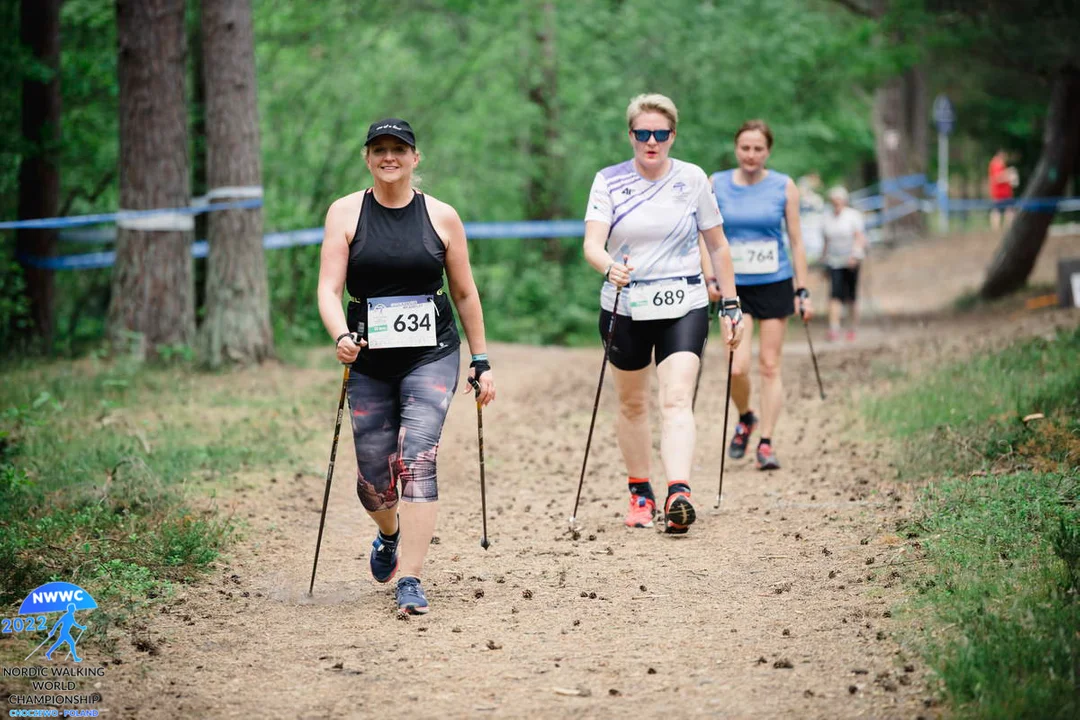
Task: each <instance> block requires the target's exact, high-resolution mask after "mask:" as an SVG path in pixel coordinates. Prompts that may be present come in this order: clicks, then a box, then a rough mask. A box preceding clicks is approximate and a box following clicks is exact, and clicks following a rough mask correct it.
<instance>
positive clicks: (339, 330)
mask: <svg viewBox="0 0 1080 720" xmlns="http://www.w3.org/2000/svg"><path fill="white" fill-rule="evenodd" d="M362 200H363V194H362V193H356V194H354V195H348V196H346V197H343V198H341V199H340V200H337V201H335V202H334V204H333V205H331V206H330V209H329V210H328V211H327V213H326V224H325V225H324V227H323V242H322V250H321V251H320V255H319V289H318V298H319V317H321V318H322V321H323V326H324V327H326V332H328V333H329V334H330V337H331V338H334V339H335V340H336V339H337V338H339V337H341V335H342V334H344V333H347V332H349V326H348V323H347V321H346V319H345V311H344V310H343V309H342V307H341V295H342V292H343V291H344V289H345V273H346V271H347V269H348V266H349V242H350V241H351V240H352V234H353V232H354V231H355V228H356V219H357V217H358V216H359V212H360V203H361V202H362ZM366 344H367V343H366V342H365V341H363V340H360V342H359V344H357V343H356V342H354V341H353V340H352V338H344V339H342V340H341V341H340V342H338V345H337V358H338V360H339V361H340V362H342V363H351V362H352V361H354V360H356V356H357V354H358V353H359V352H360V348H361V346H363V345H366Z"/></svg>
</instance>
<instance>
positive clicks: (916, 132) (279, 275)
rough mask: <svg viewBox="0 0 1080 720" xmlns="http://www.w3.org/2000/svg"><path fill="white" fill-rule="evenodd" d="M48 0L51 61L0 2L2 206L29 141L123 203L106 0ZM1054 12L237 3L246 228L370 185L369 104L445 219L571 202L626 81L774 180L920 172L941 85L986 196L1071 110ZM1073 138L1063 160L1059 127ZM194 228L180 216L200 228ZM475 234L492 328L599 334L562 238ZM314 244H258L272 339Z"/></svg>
mask: <svg viewBox="0 0 1080 720" xmlns="http://www.w3.org/2000/svg"><path fill="white" fill-rule="evenodd" d="M53 1H54V0H50V2H53ZM124 4H125V3H124V2H121V3H119V5H121V6H122V5H124ZM159 4H160V3H159ZM165 4H166V5H167V4H169V3H165ZM172 4H173V5H175V4H176V3H172ZM59 5H60V13H59V36H60V47H59V63H58V69H57V70H56V72H55V73H54V71H53V70H51V69H50V68H49V67H48V66H47V64H43V63H42V62H41V61H40V59H36V58H35V57H34V54H33V52H31V49H30V48H28V47H26V46H25V44H20V37H19V27H20V25H19V4H18V3H17V2H14V1H13V0H8V1H7V2H5V3H3V9H2V10H0V13H2V17H0V28H2V29H0V34H2V35H3V36H4V37H3V40H4V42H5V46H7V47H10V48H15V49H17V51H15V52H10V53H5V54H4V55H3V57H0V72H2V73H3V76H4V77H5V78H6V81H5V82H4V84H3V85H2V87H0V216H2V217H3V218H4V219H11V218H14V217H16V216H17V215H18V207H17V198H18V196H19V168H20V163H21V162H23V161H24V160H25V159H26V158H27V157H29V156H33V155H43V156H46V155H47V156H49V157H50V158H52V162H54V164H55V165H56V167H57V168H58V169H59V186H58V200H57V203H56V205H57V214H59V215H77V214H85V213H96V212H111V211H114V210H116V209H117V208H118V207H119V206H120V194H121V190H120V177H121V176H122V173H123V170H122V168H121V157H120V154H121V153H120V146H121V143H120V139H119V137H120V127H119V120H118V118H119V117H120V115H121V108H120V102H121V92H120V83H119V81H118V78H117V75H118V73H117V62H118V61H117V55H118V53H117V47H118V38H117V6H118V5H117V4H116V3H113V2H106V1H105V0H64V2H62V3H60V4H59ZM180 5H181V6H182V8H183V12H185V13H186V15H185V24H186V45H187V47H186V48H183V47H181V48H180V51H179V54H178V56H177V58H176V61H177V62H180V63H182V64H183V72H184V78H185V79H184V85H185V94H186V98H185V99H186V112H187V116H188V130H189V135H188V137H189V141H188V143H189V146H188V157H189V159H190V166H189V167H190V177H191V183H190V193H191V195H193V196H198V195H201V194H203V193H205V192H206V190H207V177H206V160H205V152H206V140H205V132H206V127H205V108H206V96H205V83H204V77H205V75H204V71H205V68H204V67H203V66H202V63H203V55H202V53H201V45H200V43H201V42H202V35H201V34H200V7H199V2H187V3H186V4H185V3H180ZM1069 5H1070V3H1068V2H1065V0H1049V1H1048V2H1041V3H1034V4H1033V5H1031V6H1030V7H1028V6H1026V5H1025V7H1024V8H1012V7H1011V6H1010V5H1008V4H1006V3H1004V2H990V3H980V4H978V8H976V7H975V4H974V3H964V2H952V3H949V2H936V1H934V0H871V1H870V2H859V1H857V0H727V1H725V2H712V1H709V0H669V1H667V2H664V3H655V2H652V3H650V2H643V1H642V0H574V1H570V0H529V1H525V2H499V1H497V0H473V1H464V0H459V1H454V0H444V1H441V2H440V1H437V0H414V1H409V2H401V3H393V4H392V5H391V4H389V3H385V2H379V1H377V0H368V1H357V0H321V1H320V2H318V3H298V2H293V1H292V0H254V2H253V3H252V17H253V26H254V59H255V67H256V77H257V112H258V132H259V137H260V143H259V144H260V150H261V152H260V156H261V163H262V166H261V181H262V185H263V187H264V191H265V196H264V199H265V205H264V208H263V209H262V221H263V226H264V229H265V231H267V232H272V231H281V230H294V229H302V228H312V227H317V226H320V225H321V224H322V221H323V218H324V215H325V212H326V209H327V207H328V206H329V204H330V203H331V202H332V201H333V200H334V199H335V198H337V197H339V196H341V195H344V194H346V193H349V192H352V191H355V190H357V189H360V188H363V187H365V186H366V185H367V184H368V183H369V176H368V172H367V170H366V168H365V166H364V163H363V160H362V146H363V141H364V135H365V131H366V128H367V126H368V124H369V123H370V122H371V121H373V120H375V119H377V118H380V117H386V116H400V117H404V118H407V119H408V120H409V121H410V122H411V123H412V124H413V126H414V128H415V129H416V131H417V134H418V139H419V148H420V150H421V152H422V155H423V159H422V163H421V166H420V169H419V174H420V176H421V177H422V187H423V189H425V190H426V191H427V192H429V193H431V194H433V195H435V196H437V197H439V198H440V199H443V200H445V201H447V202H449V203H451V204H453V205H454V206H455V207H456V208H457V209H458V211H459V213H460V214H461V216H462V217H463V219H464V220H466V221H498V220H522V219H577V218H580V217H581V215H582V212H583V208H584V201H585V198H586V195H587V193H588V189H589V187H590V184H591V182H592V178H593V176H594V174H595V172H596V171H597V170H599V169H600V168H602V167H605V166H607V165H610V164H613V163H616V162H620V161H622V160H624V159H626V158H627V157H629V156H630V153H631V150H630V147H629V144H628V142H627V138H626V133H625V120H624V112H625V108H626V104H627V102H628V100H629V99H630V98H631V97H632V96H633V95H635V94H637V93H639V92H661V93H664V94H667V95H669V96H670V97H672V98H673V99H674V100H675V102H676V103H677V104H678V106H679V110H680V114H681V119H680V124H679V134H678V141H677V144H676V146H675V148H674V150H673V156H675V157H678V158H680V159H683V160H686V161H689V162H693V163H695V164H698V165H700V166H701V167H702V168H704V169H705V170H706V172H714V171H716V170H721V169H726V168H730V167H732V166H733V164H734V157H733V152H732V135H733V132H734V130H735V129H736V128H737V127H738V126H739V125H740V124H741V123H742V122H743V121H744V120H746V119H748V118H763V119H765V120H766V121H768V122H769V123H770V125H771V126H772V127H773V130H774V132H775V135H776V146H775V149H774V152H773V156H772V159H771V162H770V165H771V167H772V168H774V169H776V170H779V171H781V172H784V173H787V174H789V175H792V176H793V177H799V176H801V175H803V174H806V173H809V172H817V173H820V175H821V176H822V178H823V179H824V181H825V183H826V186H828V185H830V184H832V183H845V184H847V185H848V186H849V187H850V188H853V189H854V188H857V187H862V186H865V185H868V184H870V183H872V182H875V181H877V180H879V179H880V178H881V177H897V176H900V175H904V174H907V173H909V172H925V173H926V174H927V175H928V176H929V177H934V175H935V173H936V168H935V167H934V162H933V157H932V156H933V152H932V140H933V132H934V131H933V124H932V118H931V115H930V110H929V108H930V101H931V100H932V98H933V97H934V96H935V95H936V94H938V93H947V94H948V95H949V97H950V98H951V99H952V101H953V104H954V105H955V106H956V109H957V115H958V118H959V122H958V124H957V130H956V134H955V135H954V136H953V142H952V152H951V166H950V167H951V170H952V182H951V189H952V194H953V195H954V196H960V197H981V196H985V192H986V189H985V179H986V165H987V162H988V160H989V158H990V156H991V155H992V154H993V152H994V151H995V149H997V148H998V147H1004V148H1007V149H1008V150H1010V151H1011V152H1012V153H1014V157H1015V158H1016V159H1017V161H1018V162H1017V164H1018V166H1019V168H1020V173H1021V176H1022V177H1025V178H1027V177H1029V176H1030V175H1031V174H1032V173H1033V172H1035V165H1036V162H1037V160H1038V159H1039V156H1040V152H1041V151H1040V148H1041V146H1042V145H1043V143H1044V127H1045V125H1046V122H1047V115H1048V106H1049V105H1050V101H1051V95H1052V92H1053V89H1054V87H1055V82H1057V79H1058V78H1059V76H1060V74H1061V69H1062V67H1065V68H1066V69H1067V70H1068V72H1070V73H1071V75H1070V77H1071V78H1072V81H1071V82H1072V85H1071V86H1070V87H1072V96H1071V97H1072V105H1073V106H1075V105H1076V94H1077V89H1076V88H1077V86H1078V84H1077V83H1076V81H1075V78H1076V76H1077V71H1076V64H1075V63H1074V61H1075V60H1076V58H1077V57H1080V52H1078V51H1077V49H1076V47H1075V46H1076V44H1077V43H1076V41H1075V39H1073V40H1064V41H1062V42H1057V41H1056V40H1054V39H1053V38H1055V37H1057V36H1058V35H1061V36H1063V37H1068V36H1071V37H1072V38H1075V37H1076V35H1077V33H1070V32H1066V30H1067V29H1068V25H1065V26H1063V25H1062V22H1068V18H1072V21H1071V22H1072V23H1073V24H1074V25H1075V24H1077V22H1078V21H1077V20H1076V16H1075V14H1070V13H1069ZM1063 18H1064V19H1065V20H1064V21H1063V20H1062V19H1063ZM24 33H25V28H24ZM1048 38H1049V40H1048ZM1071 63H1072V64H1071ZM1069 68H1071V69H1069ZM28 80H29V81H31V82H34V81H37V82H43V83H44V82H51V81H54V80H55V81H58V83H59V93H60V97H61V103H60V104H61V107H62V113H61V115H60V117H59V122H58V126H57V127H56V128H55V132H53V131H52V130H50V131H49V132H46V133H43V134H42V136H41V138H40V142H38V143H37V144H35V143H33V142H30V141H29V140H28V138H27V133H26V132H20V111H21V108H22V103H21V98H22V94H21V92H22V89H23V87H24V84H25V82H26V81H28ZM890 132H891V133H892V134H893V138H892V140H891V141H890V140H889V137H888V136H889V133H890ZM1074 135H1075V133H1074ZM1074 140H1075V138H1074ZM1069 147H1070V148H1071V149H1070V150H1069V153H1070V156H1071V159H1070V163H1074V162H1075V155H1076V154H1077V153H1076V143H1075V142H1073V144H1072V145H1070V146H1069ZM1070 167H1071V165H1070ZM1065 174H1066V176H1067V175H1068V173H1065ZM919 222H920V220H919V219H916V224H918V223H919ZM913 229H914V231H915V232H921V231H923V230H925V225H918V226H917V227H915V228H913ZM206 236H207V234H206V219H205V216H200V219H199V223H198V225H197V226H196V230H195V233H194V237H196V238H200V239H201V238H205V237H206ZM0 242H2V246H0V251H2V255H0V257H2V258H3V259H4V260H3V261H4V263H5V266H4V270H5V272H4V273H3V277H4V280H3V281H2V282H0V327H2V328H3V329H2V330H0V333H3V337H2V338H0V340H2V341H3V343H2V345H3V346H4V347H5V348H7V349H8V350H12V349H19V350H21V349H25V347H26V344H25V343H22V342H20V341H19V339H20V337H25V336H26V335H27V332H26V329H27V328H28V327H30V326H32V325H33V322H31V321H30V318H31V315H32V309H31V307H30V303H29V302H28V300H27V298H26V292H25V289H26V283H25V282H24V281H23V280H22V279H21V273H22V271H21V270H20V268H19V266H18V264H17V263H16V262H15V261H14V259H13V258H14V255H15V253H14V250H15V245H16V239H15V233H14V232H12V231H4V232H2V233H0ZM87 249H88V248H87V246H86V245H84V244H72V243H66V242H64V240H63V238H62V237H61V238H60V240H59V241H58V242H57V244H56V245H55V246H54V252H57V253H59V254H64V253H69V252H85V251H86V250H87ZM471 252H472V256H473V261H474V267H475V272H476V275H477V282H478V286H479V287H480V288H481V290H482V293H483V296H484V299H485V302H486V303H487V304H488V305H489V306H490V307H493V308H494V307H497V308H498V312H489V314H488V328H489V335H490V336H491V337H492V338H494V339H498V340H512V341H516V342H525V343H568V344H575V343H581V342H595V340H596V330H595V309H596V295H597V286H598V279H597V277H596V275H595V273H593V272H592V271H591V270H590V269H589V268H588V267H587V266H586V264H585V263H584V262H583V260H582V259H581V252H580V239H577V238H563V239H548V240H539V241H538V240H525V241H519V240H513V239H506V240H480V241H476V242H475V243H473V244H472V249H471ZM318 253H319V248H318V246H307V247H293V248H288V249H281V250H275V251H270V252H267V253H266V254H265V262H266V270H267V286H268V296H269V303H270V312H269V317H270V322H271V323H272V328H273V342H275V343H276V344H278V345H279V346H280V345H289V344H296V343H308V342H313V341H317V340H320V339H322V336H323V332H324V331H323V330H322V327H321V323H320V322H319V319H318V314H317V309H316V305H315V302H314V289H315V282H316V277H317V273H318ZM206 264H207V263H206V261H205V260H198V261H196V263H195V269H194V286H195V289H194V294H195V302H194V305H195V312H196V316H197V321H198V322H201V320H202V318H203V317H204V313H205V302H206V291H205V282H206V280H205V279H206V275H207V272H206ZM111 273H112V270H111V269H109V268H106V269H98V270H89V271H79V272H58V273H55V275H54V278H55V283H56V292H55V302H54V308H53V311H52V317H53V322H54V325H53V327H52V328H51V329H50V332H49V333H48V334H47V335H48V336H47V338H46V342H45V343H44V348H45V349H46V350H47V351H61V352H65V353H70V352H76V353H77V352H80V351H82V350H85V349H87V348H90V347H94V346H96V345H98V344H100V341H101V340H102V339H103V338H104V337H105V336H106V331H107V324H108V309H109V304H110V293H111V292H113V289H112V288H111V287H110V285H111V283H110V278H111ZM38 339H39V340H40V337H39V338H38ZM192 345H193V343H190V342H187V341H185V342H179V343H176V344H174V345H169V344H165V343H163V344H160V345H159V346H158V354H172V355H176V354H180V355H185V356H187V355H190V354H191V353H192V352H193V351H192V349H191V346H192Z"/></svg>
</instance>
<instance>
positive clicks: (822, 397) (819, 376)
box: [802, 320, 825, 400]
mask: <svg viewBox="0 0 1080 720" xmlns="http://www.w3.org/2000/svg"><path fill="white" fill-rule="evenodd" d="M802 324H803V327H804V328H806V342H807V343H809V345H810V359H811V360H813V361H814V375H816V376H817V387H818V392H819V393H821V399H822V400H824V399H825V387H824V386H823V385H822V384H821V373H820V372H818V367H817V355H816V354H814V341H813V340H811V339H810V323H808V322H807V321H806V320H803V321H802Z"/></svg>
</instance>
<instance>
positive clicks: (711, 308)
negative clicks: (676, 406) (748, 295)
mask: <svg viewBox="0 0 1080 720" xmlns="http://www.w3.org/2000/svg"><path fill="white" fill-rule="evenodd" d="M717 310H718V308H717V303H709V327H712V319H713V316H714V315H716V313H717ZM708 346H709V334H708V333H705V342H704V343H703V344H702V345H701V359H700V361H699V362H698V367H697V380H695V381H694V399H693V400H692V401H691V403H690V412H694V410H695V409H696V408H697V392H698V388H699V387H701V374H702V373H703V372H705V348H707V347H708Z"/></svg>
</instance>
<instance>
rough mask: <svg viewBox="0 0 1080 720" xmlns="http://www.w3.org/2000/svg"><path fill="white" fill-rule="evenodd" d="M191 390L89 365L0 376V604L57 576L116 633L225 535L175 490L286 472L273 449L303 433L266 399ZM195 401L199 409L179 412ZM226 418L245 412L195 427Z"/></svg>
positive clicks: (202, 562)
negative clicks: (99, 610)
mask: <svg viewBox="0 0 1080 720" xmlns="http://www.w3.org/2000/svg"><path fill="white" fill-rule="evenodd" d="M177 352H178V353H181V354H182V352H183V350H182V349H180V350H178V351H177ZM204 380H205V378H202V377H200V376H198V375H194V374H192V373H191V372H189V371H186V370H184V369H182V368H180V367H177V368H173V369H171V370H164V369H157V370H149V369H145V368H142V369H139V368H138V366H137V365H136V364H134V363H126V362H123V361H118V362H116V363H113V364H109V365H101V364H99V363H98V362H96V361H94V360H93V359H90V360H87V361H83V362H82V363H81V364H80V367H79V368H77V369H76V368H74V367H71V366H67V365H65V366H51V365H45V364H41V363H34V364H30V363H27V364H26V365H25V366H22V367H18V366H16V367H11V368H9V369H8V370H7V372H6V373H5V383H4V384H3V387H2V389H0V408H4V410H3V412H2V413H0V603H9V602H12V601H15V600H17V599H18V598H20V597H22V596H23V595H25V593H26V592H27V591H28V589H30V588H33V587H36V586H37V585H40V584H42V583H44V582H48V581H49V580H50V579H56V578H63V579H65V580H67V581H70V582H75V583H77V584H80V585H82V586H83V587H86V588H87V590H89V591H90V592H91V593H92V594H93V595H94V596H95V598H97V599H98V600H99V603H100V602H101V599H102V597H105V598H106V599H109V600H110V608H112V610H110V612H115V614H114V615H113V616H111V620H113V621H122V619H123V616H124V615H126V613H127V612H128V611H129V610H130V609H132V608H133V607H135V606H137V605H138V604H139V603H140V602H145V600H146V599H147V598H153V597H156V596H158V595H162V594H165V593H167V592H169V591H170V587H171V584H173V583H176V582H186V581H188V580H189V579H191V578H192V577H194V576H195V575H196V574H197V573H198V571H199V570H200V569H201V568H205V567H206V566H207V565H208V564H209V563H211V562H212V561H213V560H214V559H215V558H216V557H217V556H218V553H219V552H220V550H221V548H222V547H223V546H224V545H225V544H226V543H227V542H228V540H229V538H230V536H231V534H232V532H233V527H232V524H231V523H230V522H229V521H227V520H222V519H220V518H219V517H218V516H217V514H216V512H215V510H214V508H212V507H195V506H194V505H193V504H192V501H191V500H190V499H189V497H188V494H187V492H186V489H188V488H193V487H199V486H200V484H202V483H207V482H210V481H215V480H217V481H220V479H221V478H224V477H228V476H230V475H232V474H233V473H236V472H238V471H243V470H245V469H251V468H261V467H267V466H271V467H272V466H275V465H278V464H281V463H283V462H285V461H287V460H292V459H293V458H292V455H291V454H290V450H289V443H282V439H283V438H289V439H290V440H293V441H297V442H302V441H304V440H306V439H307V438H308V437H309V433H308V432H307V431H305V430H303V429H301V428H298V427H288V428H286V427H285V426H284V425H283V423H282V421H281V419H280V415H281V413H280V409H279V408H278V407H277V406H276V405H274V406H270V404H269V403H268V402H267V401H266V399H265V398H263V397H261V396H258V395H253V396H250V397H248V396H238V395H236V394H234V393H232V392H228V393H225V392H214V391H210V390H207V389H206V388H205V387H200V386H201V384H202V383H203V381H204ZM196 392H199V397H200V399H201V401H202V402H201V405H200V406H198V407H194V406H192V405H191V403H190V402H189V398H190V397H192V396H194V395H195V393H196ZM249 406H250V408H251V409H252V412H247V411H246V409H247V408H248V407H249ZM233 407H237V408H240V409H242V410H245V411H243V412H240V413H235V412H224V413H220V415H221V417H222V418H225V419H221V420H217V421H215V420H213V419H211V418H209V417H207V413H209V412H213V410H214V409H215V408H228V409H231V408H233ZM296 412H297V408H295V407H294V408H293V415H294V416H295V414H296ZM292 424H293V423H290V425H292ZM203 504H204V503H200V505H203Z"/></svg>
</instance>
